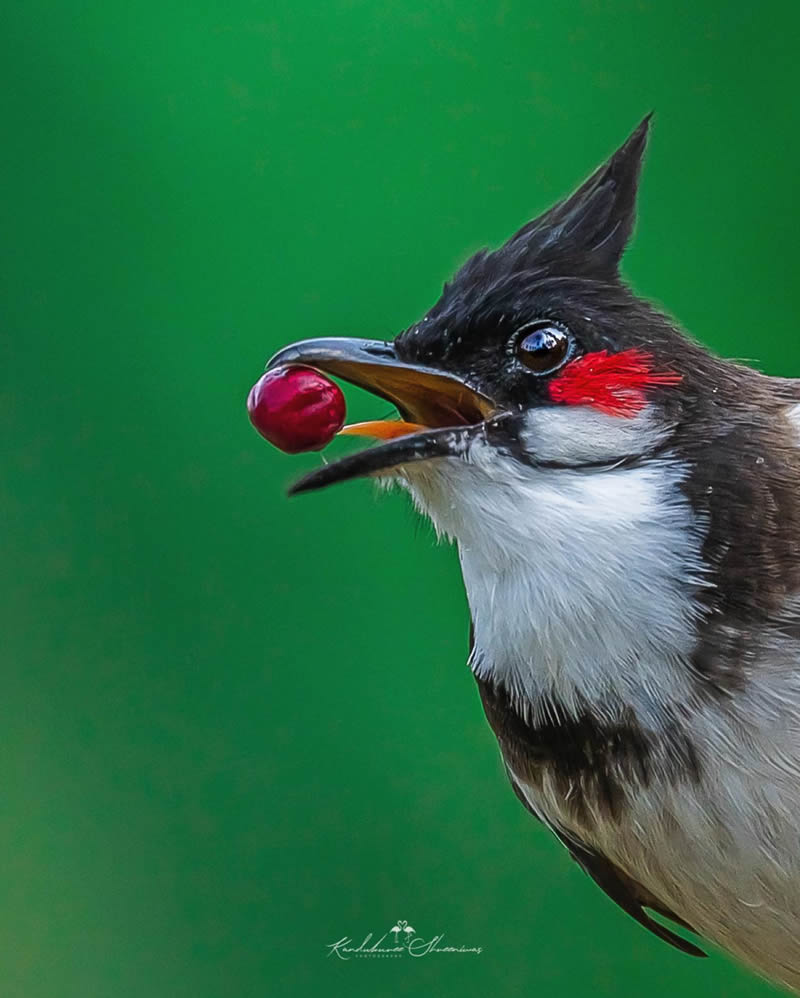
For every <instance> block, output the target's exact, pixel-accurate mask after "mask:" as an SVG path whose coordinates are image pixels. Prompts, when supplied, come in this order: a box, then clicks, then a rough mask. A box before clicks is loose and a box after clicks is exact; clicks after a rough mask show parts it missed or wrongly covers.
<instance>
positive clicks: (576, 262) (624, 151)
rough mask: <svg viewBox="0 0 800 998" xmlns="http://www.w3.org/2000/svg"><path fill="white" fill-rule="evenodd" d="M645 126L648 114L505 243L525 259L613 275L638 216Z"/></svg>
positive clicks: (576, 271)
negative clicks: (561, 197) (594, 167)
mask: <svg viewBox="0 0 800 998" xmlns="http://www.w3.org/2000/svg"><path fill="white" fill-rule="evenodd" d="M649 126H650V115H649V114H648V115H647V117H646V118H644V120H643V121H642V122H641V124H640V125H639V126H638V128H637V129H636V130H635V131H634V132H633V134H632V135H631V136H630V138H629V139H628V140H627V141H626V142H625V143H623V145H621V146H620V147H619V149H617V151H616V152H615V153H614V154H613V156H611V158H610V159H608V160H607V161H606V162H605V163H604V164H603V165H602V166H601V167H599V168H598V169H597V170H595V172H594V173H593V174H592V175H591V176H590V177H589V179H588V180H587V181H585V182H584V183H583V184H581V186H580V187H579V188H578V189H577V190H576V191H575V193H574V194H572V195H571V196H570V197H568V198H566V199H565V200H564V201H559V203H558V204H556V205H554V206H553V207H552V208H551V209H550V210H549V211H546V212H545V213H544V214H543V215H540V216H539V217H538V218H536V219H534V220H533V221H532V222H529V223H528V224H527V225H525V226H524V227H523V228H522V229H520V230H519V232H517V233H516V234H515V235H514V236H512V237H511V239H509V241H508V242H507V243H506V246H505V247H504V249H505V250H508V251H510V252H511V253H513V254H514V255H515V256H517V257H518V260H519V262H520V263H523V264H524V263H525V262H526V261H529V262H530V264H532V265H534V266H541V264H542V262H543V261H547V262H548V263H550V264H551V266H552V263H554V262H561V261H563V263H564V264H565V267H566V269H565V273H568V274H570V275H576V276H577V275H578V274H581V275H586V276H598V277H604V278H608V277H612V276H615V275H616V273H617V268H618V265H619V261H620V257H621V256H622V253H623V251H624V249H625V246H626V244H627V242H628V239H629V238H630V235H631V232H632V231H633V225H634V222H635V219H636V192H637V189H638V186H639V174H640V172H641V166H642V158H643V156H644V150H645V146H646V145H647V135H648V131H649Z"/></svg>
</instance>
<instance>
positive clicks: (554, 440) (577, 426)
mask: <svg viewBox="0 0 800 998" xmlns="http://www.w3.org/2000/svg"><path fill="white" fill-rule="evenodd" d="M670 429H671V427H670V426H668V425H665V424H664V423H663V422H656V420H655V419H654V417H653V413H652V408H651V407H650V406H646V407H645V408H644V409H642V411H641V412H638V413H637V414H636V415H635V416H615V415H611V414H609V413H606V412H600V411H599V410H598V409H593V408H592V407H591V406H588V405H576V406H548V407H543V408H539V409H533V410H531V411H530V412H528V413H526V415H525V427H524V429H523V430H522V431H521V432H520V441H521V443H522V445H523V447H524V448H525V450H526V451H528V452H529V453H530V454H531V455H532V456H533V457H535V458H536V459H537V460H539V461H546V462H554V463H557V464H567V465H580V464H593V463H596V462H603V461H609V462H611V461H616V460H619V459H620V458H623V457H631V456H635V455H638V454H646V453H648V452H649V451H652V450H653V449H655V448H656V447H657V446H658V445H659V444H660V443H661V442H662V441H663V440H665V439H666V437H667V435H668V434H669V432H670Z"/></svg>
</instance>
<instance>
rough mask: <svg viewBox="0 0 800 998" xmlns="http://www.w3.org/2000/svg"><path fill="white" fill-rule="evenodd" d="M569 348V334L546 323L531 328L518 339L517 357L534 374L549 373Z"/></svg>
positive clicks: (563, 357) (558, 364) (560, 362)
mask: <svg viewBox="0 0 800 998" xmlns="http://www.w3.org/2000/svg"><path fill="white" fill-rule="evenodd" d="M568 350H569V334H568V333H567V332H566V331H565V330H563V329H560V328H559V327H558V326H551V325H548V324H547V323H543V324H542V325H539V326H536V327H535V328H533V327H532V328H531V332H529V333H528V334H527V336H523V338H522V339H521V340H520V341H519V345H518V347H517V353H518V355H519V359H520V360H521V361H522V363H523V364H525V366H526V367H529V368H530V369H531V371H533V372H534V374H550V372H551V371H555V369H556V368H557V367H560V366H561V364H562V363H563V362H564V359H565V358H566V356H567V352H568Z"/></svg>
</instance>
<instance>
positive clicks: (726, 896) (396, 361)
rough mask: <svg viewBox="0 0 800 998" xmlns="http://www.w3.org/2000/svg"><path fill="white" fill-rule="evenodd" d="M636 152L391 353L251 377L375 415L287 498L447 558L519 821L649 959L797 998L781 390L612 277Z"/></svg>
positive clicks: (338, 350)
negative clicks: (397, 503)
mask: <svg viewBox="0 0 800 998" xmlns="http://www.w3.org/2000/svg"><path fill="white" fill-rule="evenodd" d="M649 129H650V115H648V116H647V117H646V118H645V119H644V120H643V121H642V122H641V124H639V126H638V127H637V128H636V129H635V130H634V131H633V133H632V134H631V135H630V136H629V138H628V139H627V140H626V141H625V142H624V143H623V144H622V145H621V146H620V147H619V148H618V149H617V150H616V151H615V152H614V153H613V154H612V155H611V156H610V157H609V158H608V159H607V160H606V161H605V162H604V163H603V164H602V165H601V166H599V168H597V169H596V170H595V171H594V172H593V173H592V174H591V175H590V176H589V177H588V179H587V180H585V181H584V182H583V183H582V184H580V185H579V186H578V187H577V189H576V190H575V191H574V192H573V193H572V194H570V195H569V196H567V197H565V198H563V199H562V200H561V201H559V202H558V203H556V204H555V205H554V206H553V207H551V208H550V209H549V210H547V211H545V212H544V213H542V214H541V215H539V216H538V217H536V218H535V219H534V220H533V221H530V222H528V223H527V224H526V225H524V226H523V227H522V228H521V229H519V230H518V231H517V232H515V233H514V234H513V235H512V236H511V237H510V238H509V239H508V240H507V241H506V242H505V243H504V244H503V245H501V246H500V247H499V248H496V249H493V250H487V249H485V250H481V251H479V252H478V253H476V254H475V255H473V256H472V257H471V258H469V259H468V260H467V262H466V263H465V264H464V265H463V266H462V267H461V268H460V269H459V270H458V272H457V273H456V274H455V276H454V277H453V278H452V279H451V280H450V281H448V282H447V283H446V284H445V285H444V288H443V291H442V294H441V297H440V298H439V299H438V300H437V301H436V302H435V304H433V306H432V307H431V308H430V309H429V311H428V312H427V313H426V314H425V315H424V316H423V317H422V318H420V319H419V320H418V321H415V322H414V323H413V324H412V325H411V326H409V327H408V328H407V329H405V330H403V331H402V332H400V333H399V334H398V335H397V336H396V337H395V338H394V339H393V340H391V341H381V340H363V339H353V338H348V337H332V338H330V337H329V338H316V339H310V340H302V341H300V342H298V343H294V344H290V345H289V346H287V347H285V348H283V349H282V350H280V351H279V352H278V353H277V354H276V355H275V356H274V357H273V358H272V360H271V361H270V362H269V365H268V366H277V365H282V364H303V365H308V366H310V367H312V368H315V369H317V370H319V371H321V372H324V373H326V374H329V375H332V376H333V377H335V378H339V379H342V380H344V381H346V382H350V383H352V384H355V385H357V386H359V387H361V388H365V389H368V390H370V391H371V392H372V393H373V394H374V395H376V396H377V397H378V398H380V399H381V400H384V401H383V402H382V404H385V402H386V401H388V402H389V403H391V404H392V405H393V406H394V407H395V408H396V410H397V414H398V418H396V419H381V420H374V421H371V422H368V423H364V424H355V425H353V426H350V427H345V428H344V430H343V432H345V433H347V432H350V433H352V434H355V435H362V436H370V437H372V438H373V439H374V440H376V441H377V443H374V444H372V445H370V446H366V447H365V448H363V449H360V450H358V451H356V452H355V453H349V454H347V455H346V456H344V457H342V458H340V459H339V460H337V461H333V462H331V463H329V464H326V465H324V466H322V467H319V468H317V469H315V470H313V471H311V472H309V473H307V474H306V475H305V476H304V477H303V478H301V479H300V480H299V481H298V482H297V483H296V484H295V485H294V486H293V487H292V489H291V490H290V491H291V492H292V494H299V493H304V492H311V491H314V490H318V489H320V488H323V487H326V486H329V485H333V484H335V483H341V482H345V481H348V480H352V479H356V478H363V477H369V478H374V479H376V480H377V481H378V482H379V483H380V484H381V485H389V486H391V485H397V486H399V487H400V488H401V489H403V490H405V491H406V492H407V493H408V494H409V495H410V497H411V500H412V501H413V504H414V505H415V506H416V508H417V509H418V510H419V512H420V513H421V514H422V515H423V516H425V517H427V518H428V519H429V520H430V521H431V522H432V524H433V526H434V527H435V529H436V531H437V532H438V533H439V534H440V535H441V536H443V537H445V538H447V539H449V540H451V541H452V542H454V544H455V546H456V548H457V551H458V557H459V561H460V567H461V572H462V576H463V581H464V586H465V591H466V595H467V602H468V605H469V615H470V618H471V619H470V624H471V626H470V653H469V660H468V662H469V667H470V669H471V672H472V674H473V676H474V679H475V682H476V683H477V688H478V692H479V695H480V700H481V703H482V706H483V710H484V712H485V715H486V719H487V720H488V723H489V725H490V727H491V729H492V730H493V732H494V735H495V736H496V739H497V743H498V746H499V750H500V756H501V760H502V764H503V768H504V770H505V773H506V774H507V777H508V780H509V781H510V784H511V788H512V790H513V792H514V793H515V794H516V797H517V798H518V799H519V801H520V802H521V804H522V805H523V806H524V807H525V808H526V809H527V811H528V812H530V814H531V815H532V816H533V817H534V818H535V819H537V820H538V821H539V822H542V823H543V824H544V825H545V826H546V827H547V828H548V829H549V830H550V831H551V832H552V833H553V834H554V835H555V836H556V838H557V839H558V840H559V841H560V842H561V843H562V844H563V846H565V847H566V849H567V850H568V851H569V854H570V855H571V856H572V858H573V859H574V860H576V861H577V863H578V864H579V866H580V867H581V868H582V869H583V870H584V871H585V873H587V874H588V875H589V877H591V878H592V879H593V880H594V881H595V882H596V884H597V885H598V886H599V887H600V888H601V889H602V890H603V891H604V892H605V893H606V894H607V895H608V896H609V897H610V898H611V899H612V900H613V901H615V902H616V904H617V905H619V907H620V908H622V909H623V910H624V911H625V912H627V913H628V914H629V915H631V916H632V917H633V918H634V919H635V920H636V921H637V922H639V923H640V924H641V925H642V926H644V927H645V928H647V929H649V930H650V931H651V932H653V933H654V934H655V935H656V936H658V937H660V938H661V939H662V940H664V941H665V942H667V943H670V944H671V945H672V946H674V947H676V948H677V949H679V950H682V951H683V952H684V953H687V954H690V955H694V956H704V955H706V953H705V949H704V948H703V946H706V947H707V944H713V945H715V946H717V947H720V948H721V949H723V950H725V951H727V952H728V953H729V954H731V955H733V956H734V958H736V959H738V960H739V961H741V962H743V963H744V964H746V965H747V966H749V967H750V968H751V969H752V970H753V971H755V972H756V973H757V974H760V975H761V976H763V977H765V978H768V979H770V980H772V981H775V982H778V983H780V984H782V985H784V986H785V987H786V988H788V989H789V990H792V991H794V992H795V993H800V831H798V829H799V828H800V380H794V379H792V378H781V377H772V376H767V375H765V374H763V373H761V372H759V371H758V370H756V369H755V368H754V367H750V366H746V365H744V364H742V363H738V362H734V361H732V360H729V359H726V358H723V357H720V356H717V355H715V354H714V353H713V352H711V351H710V350H709V349H707V348H706V347H705V346H703V345H702V344H701V343H700V342H699V341H698V340H696V339H694V338H693V337H692V336H690V335H689V334H688V333H687V332H685V331H684V330H683V329H682V328H681V327H680V326H679V324H678V322H677V321H676V320H675V319H673V318H672V317H671V316H670V315H668V314H667V313H666V312H665V311H664V310H663V309H662V308H661V307H657V306H655V305H654V304H652V303H651V302H649V301H648V300H645V299H644V298H642V297H640V296H638V295H637V294H636V293H635V292H634V291H633V290H632V289H631V287H630V286H629V284H628V283H627V282H626V280H625V279H624V278H623V277H622V275H621V273H620V261H621V259H622V256H623V253H624V251H625V249H626V246H627V245H628V242H629V240H630V238H631V235H632V233H633V230H634V226H635V222H636V204H637V192H638V188H639V182H640V174H641V167H642V162H643V159H644V154H645V149H646V145H647V140H648V132H649ZM654 915H655V916H658V917H654ZM670 922H671V923H673V924H672V925H670V924H668V923H670ZM690 933H692V934H694V936H695V937H696V938H695V939H693V938H690V935H689V934H690ZM698 942H699V943H700V944H701V945H698V944H697V943H698Z"/></svg>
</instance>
